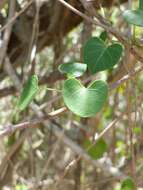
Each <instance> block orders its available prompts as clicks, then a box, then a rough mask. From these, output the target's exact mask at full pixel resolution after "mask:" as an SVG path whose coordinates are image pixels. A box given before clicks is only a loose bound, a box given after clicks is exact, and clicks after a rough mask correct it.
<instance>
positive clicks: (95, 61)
mask: <svg viewBox="0 0 143 190" xmlns="http://www.w3.org/2000/svg"><path fill="white" fill-rule="evenodd" d="M122 51H123V47H122V46H121V45H120V44H118V43H115V44H112V45H110V46H107V45H106V44H105V43H104V41H102V40H101V39H100V38H97V37H92V38H90V39H89V40H88V41H87V42H86V44H85V46H84V50H83V55H84V63H86V64H87V66H88V68H89V70H90V71H91V73H93V74H94V73H96V72H98V71H103V70H106V69H110V68H112V67H113V66H114V65H116V64H117V63H118V62H119V60H120V58H121V55H122Z"/></svg>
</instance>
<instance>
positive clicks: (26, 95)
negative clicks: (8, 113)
mask: <svg viewBox="0 0 143 190" xmlns="http://www.w3.org/2000/svg"><path fill="white" fill-rule="evenodd" d="M38 89H39V88H38V77H37V76H36V75H32V76H30V78H29V79H28V81H27V83H26V84H25V86H24V88H23V90H22V92H21V95H20V98H19V101H18V108H19V110H20V111H23V110H24V109H25V108H26V107H27V106H28V105H29V104H30V102H31V101H32V100H33V99H34V97H35V95H36V93H37V91H38Z"/></svg>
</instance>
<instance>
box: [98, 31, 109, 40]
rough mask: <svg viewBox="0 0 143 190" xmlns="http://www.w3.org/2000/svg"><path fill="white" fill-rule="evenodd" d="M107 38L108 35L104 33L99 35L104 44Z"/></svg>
mask: <svg viewBox="0 0 143 190" xmlns="http://www.w3.org/2000/svg"><path fill="white" fill-rule="evenodd" d="M107 37H108V33H107V32H106V31H103V32H101V34H100V39H101V40H103V41H104V42H105V41H106V39H107Z"/></svg>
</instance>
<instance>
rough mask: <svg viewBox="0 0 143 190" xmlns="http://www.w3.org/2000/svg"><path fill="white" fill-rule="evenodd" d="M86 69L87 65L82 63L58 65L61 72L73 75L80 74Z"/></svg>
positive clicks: (77, 75) (78, 75)
mask: <svg viewBox="0 0 143 190" xmlns="http://www.w3.org/2000/svg"><path fill="white" fill-rule="evenodd" d="M86 69H87V65H86V64H83V63H65V64H61V65H60V66H59V71H60V72H61V73H66V74H70V75H72V76H74V77H80V76H82V75H83V74H84V73H85V71H86Z"/></svg>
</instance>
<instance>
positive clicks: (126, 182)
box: [121, 178, 135, 190]
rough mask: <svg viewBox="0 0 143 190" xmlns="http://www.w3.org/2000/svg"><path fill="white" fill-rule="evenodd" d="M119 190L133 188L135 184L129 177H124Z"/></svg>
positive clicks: (132, 189) (133, 189)
mask: <svg viewBox="0 0 143 190" xmlns="http://www.w3.org/2000/svg"><path fill="white" fill-rule="evenodd" d="M121 190H135V184H134V182H133V180H132V179H131V178H126V179H125V180H124V181H123V182H122V185H121Z"/></svg>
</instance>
